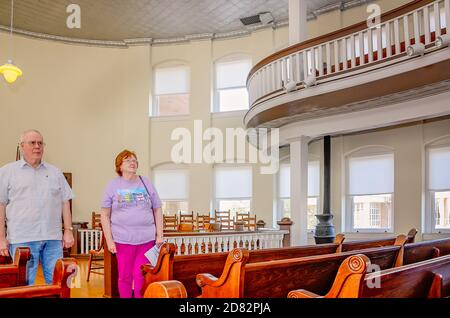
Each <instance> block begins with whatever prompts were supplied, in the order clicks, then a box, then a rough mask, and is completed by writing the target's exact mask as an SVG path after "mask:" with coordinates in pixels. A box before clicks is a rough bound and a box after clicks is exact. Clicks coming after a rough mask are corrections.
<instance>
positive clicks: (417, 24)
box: [413, 11, 420, 44]
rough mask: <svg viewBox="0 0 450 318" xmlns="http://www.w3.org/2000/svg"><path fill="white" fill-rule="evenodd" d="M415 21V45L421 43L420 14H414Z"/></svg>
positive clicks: (416, 12)
mask: <svg viewBox="0 0 450 318" xmlns="http://www.w3.org/2000/svg"><path fill="white" fill-rule="evenodd" d="M413 21H414V43H416V44H417V43H420V24H419V12H418V11H415V12H414V13H413Z"/></svg>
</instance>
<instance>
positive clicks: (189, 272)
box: [141, 230, 417, 297]
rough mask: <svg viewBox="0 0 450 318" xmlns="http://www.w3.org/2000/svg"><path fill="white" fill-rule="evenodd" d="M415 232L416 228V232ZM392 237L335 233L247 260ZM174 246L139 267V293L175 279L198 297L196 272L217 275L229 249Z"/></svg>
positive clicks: (323, 250)
mask: <svg viewBox="0 0 450 318" xmlns="http://www.w3.org/2000/svg"><path fill="white" fill-rule="evenodd" d="M414 231H415V230H411V231H410V233H409V234H410V236H409V237H408V241H410V240H411V239H412V240H413V239H414V235H415V233H414V234H412V233H413V232H414ZM416 232H417V231H416ZM394 242H395V239H392V238H386V239H381V240H370V241H354V242H349V243H344V235H343V234H338V235H336V241H335V243H331V244H322V245H307V246H298V247H288V248H276V249H266V250H252V251H249V259H248V261H247V262H248V263H255V262H261V261H270V260H278V259H287V258H298V257H304V256H313V255H323V254H330V253H336V252H340V251H341V250H342V249H345V250H347V251H348V250H354V249H358V248H359V247H360V246H364V247H379V246H386V245H389V243H390V245H392V244H394ZM174 254H175V248H174V247H173V248H172V247H170V246H169V245H168V244H167V245H163V246H162V247H161V252H160V255H159V259H158V262H157V264H156V266H155V267H152V266H151V265H150V264H147V265H143V266H142V267H141V269H142V273H143V275H144V276H145V283H144V285H143V287H142V291H141V292H142V294H143V293H144V292H145V290H146V288H147V286H148V285H149V284H151V283H153V282H159V281H165V280H178V281H180V282H182V284H183V285H184V286H185V287H186V290H187V293H188V295H189V297H197V296H199V295H200V294H201V289H200V287H199V286H198V285H197V283H196V275H197V274H199V273H209V274H212V275H214V276H220V275H221V273H222V271H223V268H224V266H225V262H226V260H227V256H228V252H223V253H212V254H199V255H176V256H175V255H174Z"/></svg>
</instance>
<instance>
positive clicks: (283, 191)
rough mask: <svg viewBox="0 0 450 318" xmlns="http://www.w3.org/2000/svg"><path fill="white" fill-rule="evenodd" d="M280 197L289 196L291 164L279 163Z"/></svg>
mask: <svg viewBox="0 0 450 318" xmlns="http://www.w3.org/2000/svg"><path fill="white" fill-rule="evenodd" d="M279 186H280V198H290V197H291V166H290V165H281V166H280V172H279Z"/></svg>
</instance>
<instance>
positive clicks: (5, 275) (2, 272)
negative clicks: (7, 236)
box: [0, 247, 31, 288]
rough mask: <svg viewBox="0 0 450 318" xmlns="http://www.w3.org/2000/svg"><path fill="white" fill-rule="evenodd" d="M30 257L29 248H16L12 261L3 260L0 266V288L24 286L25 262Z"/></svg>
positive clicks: (6, 258)
mask: <svg viewBox="0 0 450 318" xmlns="http://www.w3.org/2000/svg"><path fill="white" fill-rule="evenodd" d="M30 257H31V252H30V248H29V247H18V248H16V252H15V254H14V260H12V259H11V258H10V257H4V258H3V264H2V265H0V288H4V287H13V286H25V285H26V283H27V262H28V261H29V260H30Z"/></svg>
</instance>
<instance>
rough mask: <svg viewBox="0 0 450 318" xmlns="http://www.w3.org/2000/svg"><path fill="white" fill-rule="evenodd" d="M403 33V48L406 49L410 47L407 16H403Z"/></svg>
mask: <svg viewBox="0 0 450 318" xmlns="http://www.w3.org/2000/svg"><path fill="white" fill-rule="evenodd" d="M403 31H404V34H405V48H407V47H408V46H409V45H411V37H410V35H409V19H408V15H405V16H404V17H403Z"/></svg>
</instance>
